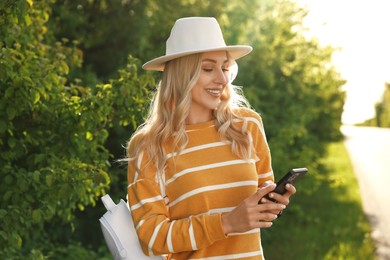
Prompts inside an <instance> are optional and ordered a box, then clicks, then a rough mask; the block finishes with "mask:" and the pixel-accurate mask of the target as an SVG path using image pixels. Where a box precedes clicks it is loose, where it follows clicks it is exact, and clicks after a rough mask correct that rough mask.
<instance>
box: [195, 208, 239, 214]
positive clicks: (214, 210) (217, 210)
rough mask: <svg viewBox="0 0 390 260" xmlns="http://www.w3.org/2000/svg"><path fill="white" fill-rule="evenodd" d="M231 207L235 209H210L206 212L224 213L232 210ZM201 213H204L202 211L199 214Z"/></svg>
mask: <svg viewBox="0 0 390 260" xmlns="http://www.w3.org/2000/svg"><path fill="white" fill-rule="evenodd" d="M233 209H235V207H229V208H218V209H211V210H209V211H208V212H207V213H206V214H216V213H226V212H230V211H232V210H233ZM202 214H204V213H201V214H199V215H202Z"/></svg>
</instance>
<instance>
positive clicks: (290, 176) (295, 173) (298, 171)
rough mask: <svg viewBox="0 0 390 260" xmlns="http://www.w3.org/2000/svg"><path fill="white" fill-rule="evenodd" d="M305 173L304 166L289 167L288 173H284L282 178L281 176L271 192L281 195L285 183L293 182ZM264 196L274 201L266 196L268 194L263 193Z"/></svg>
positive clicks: (284, 190)
mask: <svg viewBox="0 0 390 260" xmlns="http://www.w3.org/2000/svg"><path fill="white" fill-rule="evenodd" d="M306 173H307V169H306V168H295V169H291V170H290V171H289V172H288V173H286V174H285V175H284V176H283V178H281V179H280V180H279V181H278V182H277V183H276V188H275V190H274V191H273V192H276V193H278V194H281V195H283V194H284V193H286V191H287V190H286V184H287V183H294V182H296V181H297V180H299V179H300V178H301V177H302V176H303V175H305V174H306ZM265 198H266V199H268V200H272V201H275V200H273V199H271V198H269V197H268V195H265Z"/></svg>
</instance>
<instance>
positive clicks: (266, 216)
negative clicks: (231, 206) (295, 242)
mask: <svg viewBox="0 0 390 260" xmlns="http://www.w3.org/2000/svg"><path fill="white" fill-rule="evenodd" d="M277 218H278V215H277V214H274V213H272V212H266V213H259V214H257V215H256V216H255V218H254V221H257V222H259V221H263V222H264V221H265V222H267V221H273V220H275V219H277Z"/></svg>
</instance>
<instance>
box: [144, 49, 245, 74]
mask: <svg viewBox="0 0 390 260" xmlns="http://www.w3.org/2000/svg"><path fill="white" fill-rule="evenodd" d="M252 49H253V48H252V47H251V46H248V45H234V46H226V47H220V48H214V49H204V50H193V51H187V52H180V53H175V54H170V55H165V56H161V57H158V58H155V59H153V60H151V61H148V62H146V63H145V64H144V65H142V68H143V69H144V70H157V71H163V70H164V67H165V63H166V62H167V61H170V60H173V59H176V58H180V57H183V56H186V55H190V54H195V53H202V52H210V51H227V52H228V53H229V55H230V57H231V58H232V59H233V60H237V59H239V58H241V57H244V56H245V55H247V54H248V53H250V52H251V51H252Z"/></svg>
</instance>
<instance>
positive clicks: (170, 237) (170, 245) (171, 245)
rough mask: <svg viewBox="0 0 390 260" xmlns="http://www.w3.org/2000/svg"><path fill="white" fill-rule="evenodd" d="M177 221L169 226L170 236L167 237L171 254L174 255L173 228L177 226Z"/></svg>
mask: <svg viewBox="0 0 390 260" xmlns="http://www.w3.org/2000/svg"><path fill="white" fill-rule="evenodd" d="M175 222H176V220H173V221H172V222H171V224H170V225H169V230H168V236H167V244H168V251H169V253H174V251H173V244H172V227H173V225H174V224H175Z"/></svg>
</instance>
